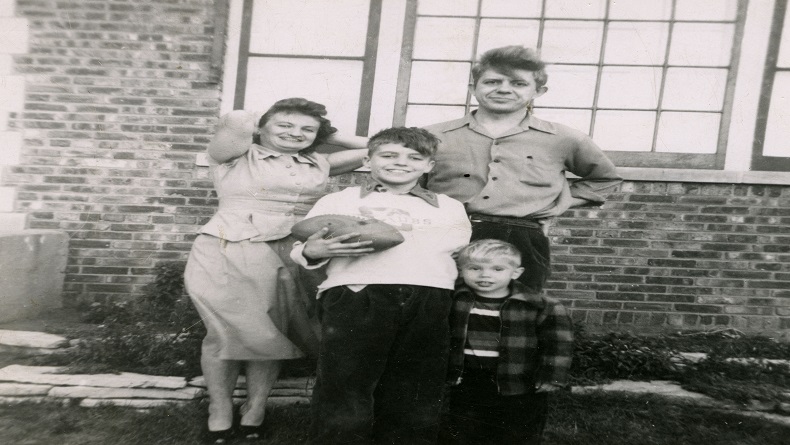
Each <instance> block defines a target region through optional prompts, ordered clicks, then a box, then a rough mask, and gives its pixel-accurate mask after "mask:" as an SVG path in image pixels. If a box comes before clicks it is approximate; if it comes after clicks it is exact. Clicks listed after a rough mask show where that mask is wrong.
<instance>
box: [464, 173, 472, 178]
mask: <svg viewBox="0 0 790 445" xmlns="http://www.w3.org/2000/svg"><path fill="white" fill-rule="evenodd" d="M470 176H472V175H470V174H469V173H466V174H465V175H464V178H468V177H470Z"/></svg>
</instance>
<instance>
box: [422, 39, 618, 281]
mask: <svg viewBox="0 0 790 445" xmlns="http://www.w3.org/2000/svg"><path fill="white" fill-rule="evenodd" d="M472 79H473V84H472V85H471V86H470V89H471V92H472V94H474V96H475V98H476V99H477V102H478V103H479V107H478V109H477V110H476V111H473V112H472V113H470V114H469V115H467V116H465V117H463V118H461V119H457V120H454V121H450V122H444V123H441V124H436V125H431V126H429V127H427V128H426V129H427V130H429V131H431V132H432V133H434V134H435V135H436V136H437V137H438V138H439V139H440V140H441V144H440V146H439V150H438V152H437V155H436V167H435V168H434V169H433V171H432V172H431V173H430V174H429V176H428V177H427V178H426V186H427V188H428V189H430V190H432V191H434V192H437V193H444V194H446V195H448V196H451V197H453V198H455V199H457V200H459V201H461V202H463V203H464V205H465V206H466V210H467V212H468V213H469V217H470V220H471V221H472V240H477V239H483V238H494V239H500V240H503V241H507V242H510V243H512V244H514V245H515V246H516V247H517V248H518V249H519V250H520V251H521V252H522V265H523V266H524V268H525V270H526V272H525V273H524V274H523V275H522V276H521V277H520V278H519V281H521V282H522V283H523V284H524V285H526V286H527V287H528V288H529V289H530V290H531V291H533V292H541V291H542V290H543V285H544V284H545V282H546V280H547V279H548V275H549V270H550V260H549V254H550V246H549V240H548V237H547V232H548V224H549V222H550V221H551V219H553V218H554V217H556V216H558V215H560V214H562V213H563V212H565V211H566V210H567V209H569V208H572V207H580V206H586V205H600V204H603V202H604V200H605V198H606V195H607V194H608V192H610V191H611V190H612V189H613V188H614V187H616V186H617V184H619V183H620V182H621V181H622V179H621V178H620V177H619V176H618V175H617V173H616V171H615V166H614V164H612V162H611V161H610V160H609V159H607V157H606V156H605V155H604V153H603V152H602V151H601V149H600V148H598V146H597V145H595V143H594V142H593V141H592V139H590V138H589V137H588V136H587V135H585V134H584V133H581V132H579V131H576V130H573V129H571V128H569V127H566V126H564V125H561V124H556V123H552V122H547V121H543V120H540V119H538V118H536V117H535V116H533V115H532V113H531V111H532V102H533V100H534V99H536V98H538V97H540V96H541V95H543V94H544V93H545V92H546V90H547V87H546V81H547V75H546V71H545V64H544V63H543V62H542V61H541V60H540V58H539V57H538V55H537V53H536V52H535V51H533V50H531V49H527V48H524V47H520V46H506V47H502V48H495V49H492V50H489V51H487V52H485V53H484V54H483V55H482V56H481V58H480V61H479V63H477V64H476V65H475V66H474V67H473V68H472ZM566 171H568V172H571V173H573V174H574V175H576V176H578V177H579V179H578V180H575V181H573V182H570V181H568V180H567V179H566V177H565V172H566Z"/></svg>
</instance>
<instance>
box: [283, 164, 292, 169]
mask: <svg viewBox="0 0 790 445" xmlns="http://www.w3.org/2000/svg"><path fill="white" fill-rule="evenodd" d="M291 167H293V165H291V164H288V165H286V166H285V168H291Z"/></svg>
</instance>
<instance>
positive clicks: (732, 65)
mask: <svg viewBox="0 0 790 445" xmlns="http://www.w3.org/2000/svg"><path fill="white" fill-rule="evenodd" d="M736 1H737V12H736V16H735V18H734V19H733V20H732V21H729V20H726V21H722V20H718V21H699V20H675V10H676V3H677V2H676V0H672V11H671V14H670V17H669V18H668V19H666V20H623V19H614V20H613V19H610V18H609V7H610V2H609V1H607V2H606V11H605V14H604V17H603V18H601V19H569V20H572V21H583V22H601V23H602V24H603V33H602V38H601V48H600V50H601V54H600V56H599V59H598V63H596V64H592V63H578V64H569V63H562V64H556V65H563V66H592V67H596V69H597V78H596V87H595V88H596V91H595V95H594V99H593V104H592V106H591V107H541V106H540V102H539V101H538V103H537V104H536V109H538V110H539V109H541V108H557V109H579V110H585V111H588V110H589V111H590V112H591V119H590V126H589V128H588V129H587V131H586V133H587V134H590V135H591V136H593V137H594V134H593V131H594V128H595V117H596V112H597V111H598V110H606V111H609V110H613V111H618V110H623V111H635V110H631V109H628V110H625V109H619V108H600V107H598V95H599V90H600V85H601V74H602V71H603V69H604V67H611V66H614V67H617V66H624V65H617V64H604V51H605V47H606V37H607V32H608V29H609V26H608V25H609V23H612V22H635V21H649V22H666V23H668V26H669V28H668V34H667V37H668V38H667V42H666V48H665V58H664V61H663V64H662V65H660V66H659V65H627V66H628V67H629V68H631V67H645V66H646V67H650V68H661V70H662V80H661V82H662V86H661V90H660V91H661V93H662V95H663V91H664V83H665V81H666V74H667V70H668V69H669V68H673V67H678V66H677V65H671V64H669V57H668V55H669V48H670V47H671V43H672V30H673V27H674V25H675V24H677V23H726V24H733V25H734V30H733V45H732V49H731V53H730V61H729V65H727V66H715V67H713V66H705V67H704V68H719V69H722V68H726V69H727V80H726V85H725V89H724V98H723V104H722V108H721V110H719V111H715V112H710V113H714V114H719V115H720V121H719V129H718V137H717V140H716V152H715V153H668V152H656V151H655V150H656V138H657V133H658V131H659V127H658V123H659V119H660V118H661V112H662V111H674V110H666V109H663V108H662V104H661V97H659V99H658V104H657V106H656V108H655V109H650V110H648V111H655V113H656V117H655V119H656V121H655V122H656V123H655V126H654V129H653V141H652V147H651V151H650V152H644V151H620V150H617V151H606V147H602V148H603V149H604V150H605V151H606V154H607V156H609V157H610V159H612V161H613V162H614V163H615V164H616V165H617V166H618V167H626V168H628V167H633V168H638V169H643V168H662V169H676V168H677V169H697V170H712V171H721V170H724V168H725V160H726V155H727V148H728V135H729V129H730V124H731V119H732V114H733V107H734V100H733V98H734V95H735V89H736V83H737V76H738V67H739V62H740V55H741V48H742V45H741V43H740V42H741V41H742V39H743V35H744V28H745V23H746V19H747V17H746V14H747V8H748V0H736ZM780 1H786V0H780ZM417 3H418V1H417V0H408V3H407V13H406V23H405V24H404V37H403V47H402V52H401V60H402V63H401V67H400V73H399V76H398V96H397V98H396V106H395V115H394V125H404V124H405V122H406V113H407V109H408V106H409V105H430V106H453V107H459V106H461V104H452V105H448V104H434V103H422V102H419V103H417V102H409V99H408V96H409V83H410V80H411V79H410V78H411V72H412V62H424V61H445V60H440V59H415V58H414V57H413V53H414V44H415V31H416V27H417V20H418V17H443V18H466V19H474V20H475V29H474V41H473V44H472V57H471V58H470V59H468V60H455V59H453V60H452V61H451V62H454V63H469V64H470V67H471V64H472V63H474V60H475V59H476V58H477V57H478V54H477V44H478V41H479V29H480V22H481V20H483V19H501V18H502V17H493V16H492V17H489V16H483V15H482V14H481V5H482V0H478V4H477V12H476V15H474V16H453V15H441V16H437V15H432V14H426V15H419V14H418V8H417V7H418V5H417ZM530 20H532V19H530ZM534 20H536V21H539V27H540V28H539V29H540V31H539V34H538V43H537V44H538V48H540V47H541V46H542V38H543V29H544V26H545V22H546V21H547V20H555V19H553V18H550V19H546V17H545V2H544V5H543V9H542V12H541V16H540V17H539V18H537V17H536V18H535V19H534ZM563 20H566V19H563ZM447 61H449V60H447ZM551 66H553V65H549V70H550V69H551ZM682 67H683V68H694V66H691V65H682ZM469 83H470V84H471V74H470V79H469ZM470 102H471V94H470V93H469V92H467V95H466V103H465V104H463V106H464V109H465V111H466V112H467V113H468V112H469V110H470V109H471V108H473V105H471V103H470ZM636 111H640V110H636ZM684 111H685V110H684ZM692 111H693V110H692ZM693 112H696V111H693ZM700 112H703V111H700Z"/></svg>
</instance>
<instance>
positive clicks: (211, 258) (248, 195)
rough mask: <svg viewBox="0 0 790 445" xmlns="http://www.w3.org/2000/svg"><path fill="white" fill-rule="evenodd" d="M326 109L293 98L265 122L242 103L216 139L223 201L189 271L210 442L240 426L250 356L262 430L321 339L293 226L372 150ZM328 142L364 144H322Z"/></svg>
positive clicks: (213, 164) (252, 412)
mask: <svg viewBox="0 0 790 445" xmlns="http://www.w3.org/2000/svg"><path fill="white" fill-rule="evenodd" d="M325 115H326V108H325V107H324V106H323V105H321V104H318V103H315V102H311V101H308V100H305V99H301V98H291V99H284V100H281V101H278V102H276V103H275V104H274V105H273V106H272V107H271V108H270V109H269V110H268V111H267V112H266V113H265V114H264V115H263V116H262V117H261V118H260V121H259V122H258V126H257V129H256V127H255V120H254V115H253V114H251V113H249V112H245V111H233V112H231V113H228V114H226V115H225V116H223V117H222V118H220V121H219V125H218V127H217V133H216V135H215V136H214V138H213V139H212V140H211V142H210V143H209V145H208V155H209V162H210V168H211V174H212V178H213V180H214V187H215V189H216V190H217V196H218V197H219V209H218V211H217V213H216V214H215V215H214V216H213V217H212V218H211V220H210V221H209V222H208V223H207V224H206V225H205V226H204V227H203V228H202V229H201V230H200V235H199V236H198V237H197V239H196V240H195V243H194V245H193V247H192V251H191V252H190V255H189V260H188V262H187V267H186V272H185V276H184V279H185V282H186V289H187V292H188V293H189V295H190V297H191V299H192V301H193V303H194V304H195V307H196V308H197V309H198V312H200V315H201V317H202V318H203V321H204V323H205V325H206V329H207V334H206V337H205V339H204V340H203V347H202V356H201V367H202V369H203V376H204V378H205V380H206V386H207V388H208V393H209V397H210V403H209V418H208V434H207V441H208V443H226V442H227V441H228V440H229V439H230V438H231V437H232V436H233V435H234V431H233V430H234V428H233V401H232V395H233V389H234V388H235V386H236V380H237V378H238V376H239V373H240V370H241V366H242V364H244V366H245V374H246V378H247V400H246V402H245V403H244V404H243V405H242V407H241V409H240V413H241V420H240V428H239V431H240V433H241V435H242V436H245V437H246V438H248V439H256V438H259V437H260V426H261V424H262V423H263V417H264V409H265V407H266V400H267V399H268V396H269V393H270V391H271V389H272V386H273V385H274V382H275V380H276V379H277V375H278V374H279V371H280V361H281V360H286V359H293V358H298V357H302V356H304V351H305V350H307V351H309V350H310V349H312V348H313V347H314V344H315V342H316V339H315V334H314V331H313V330H312V325H311V323H310V321H309V319H308V316H307V309H306V304H307V301H308V298H309V296H308V295H307V288H308V287H309V286H306V285H305V283H304V282H303V280H302V279H301V277H300V276H299V273H300V271H299V268H298V267H297V266H296V265H295V264H294V263H293V262H292V261H291V260H290V258H289V257H288V255H289V252H290V250H291V246H292V244H293V242H294V239H292V238H291V236H290V229H291V227H292V226H293V224H294V223H296V222H297V221H299V220H300V219H302V218H303V217H304V215H305V214H306V213H307V211H308V210H310V208H311V207H312V206H313V204H314V203H315V202H316V200H318V198H319V197H321V196H322V195H324V194H325V189H326V184H327V180H328V178H329V176H330V175H336V174H340V173H345V172H349V171H352V170H353V169H355V168H358V167H360V166H361V165H362V158H363V157H364V155H365V154H366V152H367V150H365V149H361V148H362V147H364V144H365V141H366V139H365V138H356V137H351V138H345V139H343V140H341V138H339V137H338V136H336V135H335V134H334V133H335V131H336V130H335V129H334V128H333V127H332V126H331V124H330V122H329V120H327V119H326V118H325V117H324V116H325ZM250 141H254V142H253V143H250ZM324 142H328V143H332V144H336V145H344V146H346V147H348V148H353V147H356V148H360V149H358V150H348V151H340V152H337V153H332V154H329V155H322V154H319V153H315V152H314V151H313V148H314V147H315V146H316V145H318V144H321V143H324Z"/></svg>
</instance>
